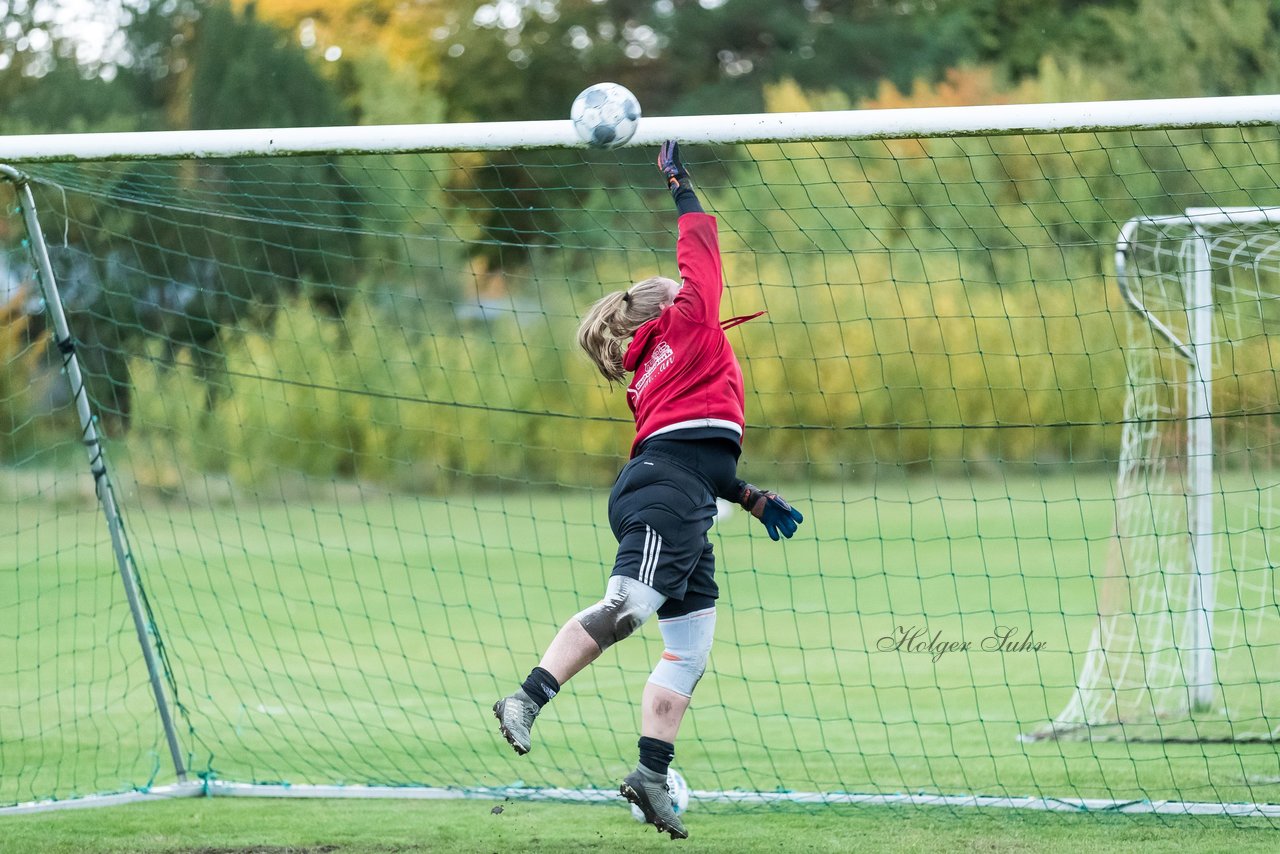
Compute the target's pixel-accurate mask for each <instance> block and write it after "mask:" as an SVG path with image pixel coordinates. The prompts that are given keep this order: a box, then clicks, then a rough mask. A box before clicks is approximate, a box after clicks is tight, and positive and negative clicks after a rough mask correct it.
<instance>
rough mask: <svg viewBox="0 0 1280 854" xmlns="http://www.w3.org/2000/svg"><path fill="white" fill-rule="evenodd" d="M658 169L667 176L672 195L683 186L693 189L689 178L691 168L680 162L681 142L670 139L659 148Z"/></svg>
mask: <svg viewBox="0 0 1280 854" xmlns="http://www.w3.org/2000/svg"><path fill="white" fill-rule="evenodd" d="M658 171H659V172H661V173H662V174H663V175H665V176H666V177H667V187H668V188H669V189H670V190H671V195H673V196H674V195H675V194H676V193H678V192H680V189H681V188H687V189H690V190H692V189H693V182H692V181H690V180H689V170H687V169H685V168H684V164H683V163H681V162H680V143H678V142H676V141H675V140H674V139H669V140H667V141H666V142H664V143H662V147H661V148H659V149H658Z"/></svg>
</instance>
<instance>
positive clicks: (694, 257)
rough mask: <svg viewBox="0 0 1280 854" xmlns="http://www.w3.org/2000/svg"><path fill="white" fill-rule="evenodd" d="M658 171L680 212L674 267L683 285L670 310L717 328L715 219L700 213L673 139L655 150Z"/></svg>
mask: <svg viewBox="0 0 1280 854" xmlns="http://www.w3.org/2000/svg"><path fill="white" fill-rule="evenodd" d="M658 170H659V171H661V172H662V174H663V175H664V176H666V179H667V186H668V188H670V190H671V197H672V198H673V199H674V200H675V203H676V210H678V211H679V212H680V237H679V239H678V240H677V241H676V263H677V264H678V265H679V267H680V277H681V278H682V279H683V281H684V284H683V287H681V289H680V293H679V294H678V295H677V296H676V300H675V306H674V307H675V308H676V309H677V310H678V311H680V312H681V313H682V314H684V315H685V316H686V317H688V318H689V319H690V320H692V321H694V322H695V323H705V324H708V325H712V326H714V325H717V324H718V323H719V322H720V295H721V291H722V289H723V286H724V274H723V272H722V271H721V267H720V241H719V238H718V236H717V234H716V220H715V217H713V216H709V215H708V214H706V213H705V212H704V211H703V210H702V203H701V202H700V201H699V200H698V194H697V193H695V192H694V190H693V182H692V181H691V180H690V179H689V171H688V170H687V169H685V167H684V163H683V162H681V160H680V144H679V143H678V142H676V141H675V140H674V139H669V140H667V141H666V142H664V143H663V144H662V148H660V149H659V150H658Z"/></svg>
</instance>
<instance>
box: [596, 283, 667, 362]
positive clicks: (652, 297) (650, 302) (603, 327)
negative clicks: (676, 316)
mask: <svg viewBox="0 0 1280 854" xmlns="http://www.w3.org/2000/svg"><path fill="white" fill-rule="evenodd" d="M674 285H675V282H673V281H671V280H670V279H667V278H664V277H662V276H654V277H653V278H650V279H645V280H644V281H643V282H637V283H636V284H634V285H632V286H631V287H630V288H627V289H626V290H625V291H614V292H613V293H611V294H606V295H605V296H604V297H602V298H601V299H599V300H597V301H596V302H595V304H593V305H592V306H591V308H590V309H588V310H587V314H586V316H585V317H583V318H582V323H580V324H578V346H580V347H581V348H582V349H583V350H585V351H586V352H587V355H588V356H590V357H591V361H593V362H595V363H596V367H597V368H599V369H600V373H601V374H603V375H604V378H605V379H607V380H609V382H615V383H616V382H622V381H623V380H624V379H626V377H627V371H626V369H625V368H624V367H623V366H622V359H623V356H624V355H626V352H627V347H628V346H629V345H630V343H631V338H632V336H633V335H635V334H636V330H637V329H639V328H640V327H641V326H643V325H644V324H645V323H647V322H649V321H650V320H652V319H653V318H655V317H657V316H658V315H659V314H661V313H662V309H663V308H665V307H666V306H667V305H670V300H671V290H672V287H673V286H674Z"/></svg>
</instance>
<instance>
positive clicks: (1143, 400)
mask: <svg viewBox="0 0 1280 854" xmlns="http://www.w3.org/2000/svg"><path fill="white" fill-rule="evenodd" d="M1116 266H1117V274H1118V280H1119V285H1120V287H1121V289H1122V292H1123V293H1124V294H1125V296H1126V298H1127V299H1128V301H1129V302H1130V304H1131V307H1132V308H1133V310H1134V312H1135V313H1134V316H1133V318H1132V321H1131V326H1132V329H1131V333H1130V337H1129V339H1128V346H1127V347H1126V351H1125V356H1126V363H1127V365H1128V369H1129V381H1130V393H1129V398H1128V401H1127V402H1126V406H1125V419H1124V437H1123V445H1122V447H1123V451H1122V455H1121V460H1120V469H1119V482H1118V487H1117V495H1116V507H1117V513H1116V539H1115V546H1114V551H1113V554H1112V557H1111V561H1110V563H1109V565H1108V577H1107V579H1106V580H1105V581H1104V582H1103V585H1102V588H1101V593H1100V599H1099V616H1100V623H1099V627H1098V629H1097V632H1096V634H1095V635H1094V638H1093V640H1092V641H1091V642H1090V650H1089V653H1088V655H1087V657H1086V659H1085V664H1084V667H1083V671H1082V675H1081V678H1080V685H1079V690H1078V691H1077V692H1076V694H1075V696H1074V697H1073V698H1072V701H1071V703H1070V704H1069V705H1068V707H1067V708H1066V709H1065V710H1064V711H1063V713H1062V714H1061V715H1059V716H1058V718H1057V719H1056V720H1055V721H1054V724H1053V726H1052V727H1051V728H1050V729H1048V730H1046V731H1043V732H1041V733H1040V734H1039V735H1049V734H1056V735H1059V736H1064V735H1067V734H1071V735H1077V736H1078V735H1084V736H1087V737H1091V738H1119V739H1128V740H1142V739H1154V740H1162V741H1214V740H1259V741H1264V742H1271V741H1275V740H1276V737H1277V735H1278V734H1280V719H1278V718H1277V717H1276V710H1277V709H1278V708H1280V661H1277V656H1276V655H1275V650H1274V649H1273V648H1272V645H1271V642H1270V641H1269V640H1268V639H1269V638H1272V637H1275V636H1276V635H1277V633H1278V632H1280V599H1278V598H1277V597H1278V594H1280V584H1277V581H1276V577H1275V566H1276V562H1277V559H1280V552H1278V551H1277V549H1280V530H1277V529H1278V528H1280V516H1277V506H1276V497H1277V490H1280V469H1278V468H1277V466H1276V453H1277V441H1280V409H1278V408H1277V406H1276V402H1277V374H1276V369H1277V361H1276V357H1277V355H1280V351H1277V349H1276V347H1277V344H1276V337H1275V336H1276V332H1277V331H1278V329H1280V327H1278V326H1277V324H1280V209H1278V208H1201V209H1195V208H1193V209H1190V210H1188V211H1186V212H1185V213H1184V214H1176V215H1168V216H1160V217H1143V218H1138V219H1134V220H1132V221H1131V222H1129V223H1126V225H1125V226H1124V228H1123V229H1122V231H1121V237H1120V242H1119V247H1118V250H1117V260H1116Z"/></svg>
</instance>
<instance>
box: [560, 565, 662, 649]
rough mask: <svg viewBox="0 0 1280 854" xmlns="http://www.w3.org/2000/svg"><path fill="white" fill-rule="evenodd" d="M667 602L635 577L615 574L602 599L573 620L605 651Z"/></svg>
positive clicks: (580, 612)
mask: <svg viewBox="0 0 1280 854" xmlns="http://www.w3.org/2000/svg"><path fill="white" fill-rule="evenodd" d="M665 601H667V597H666V596H663V595H662V594H661V593H659V592H658V591H657V590H654V589H653V588H652V587H650V586H649V585H647V584H642V583H640V582H639V581H636V580H635V579H634V578H627V577H626V576H623V575H615V576H612V577H611V578H610V579H609V586H608V587H607V588H606V589H605V593H604V598H603V599H601V600H600V601H599V602H597V603H596V604H594V605H592V606H591V607H590V608H586V609H584V610H582V611H579V612H578V613H577V614H576V615H575V617H574V619H576V620H577V621H578V622H579V623H581V624H582V628H584V629H586V631H587V634H589V635H590V636H591V639H592V640H593V641H595V642H596V643H597V644H599V646H600V651H601V652H604V651H605V650H606V649H608V648H609V647H611V646H613V645H614V644H615V643H617V642H618V641H620V640H622V639H623V638H625V637H627V636H628V635H630V634H631V633H632V632H634V631H635V630H636V629H638V628H640V626H641V625H643V624H644V621H645V620H647V619H649V617H651V616H653V613H654V612H655V611H657V610H658V609H659V608H661V607H662V603H663V602H665Z"/></svg>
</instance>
